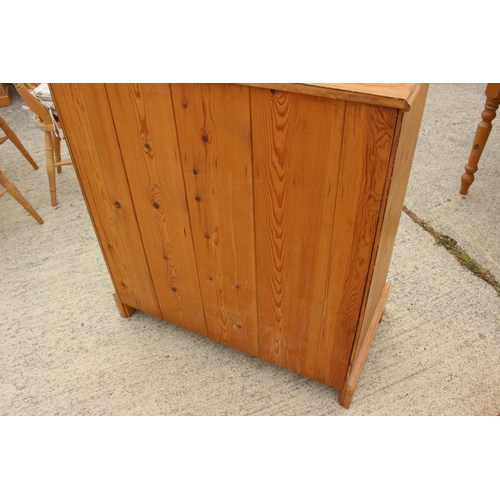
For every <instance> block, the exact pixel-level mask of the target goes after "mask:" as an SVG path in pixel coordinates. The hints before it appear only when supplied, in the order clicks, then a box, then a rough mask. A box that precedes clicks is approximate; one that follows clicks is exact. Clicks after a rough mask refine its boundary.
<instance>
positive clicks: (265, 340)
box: [251, 88, 345, 377]
mask: <svg viewBox="0 0 500 500" xmlns="http://www.w3.org/2000/svg"><path fill="white" fill-rule="evenodd" d="M251 97H252V134H253V148H254V175H255V224H256V227H255V231H256V245H257V282H258V314H259V356H260V357H261V358H263V359H265V360H267V361H270V362H272V363H274V364H277V365H279V366H283V367H285V368H288V369H290V370H293V371H295V372H298V373H301V374H303V375H305V376H308V377H312V376H314V372H315V364H316V357H317V350H318V338H319V332H320V327H321V318H322V311H323V301H324V296H325V286H326V276H327V270H328V260H329V248H330V244H331V236H332V226H333V216H334V211H335V198H336V186H337V178H338V172H339V161H340V153H341V142H342V127H343V120H344V109H345V103H344V102H343V101H338V100H333V99H325V98H321V97H314V96H307V95H301V94H294V93H289V92H281V91H275V92H273V90H266V89H258V88H252V89H251Z"/></svg>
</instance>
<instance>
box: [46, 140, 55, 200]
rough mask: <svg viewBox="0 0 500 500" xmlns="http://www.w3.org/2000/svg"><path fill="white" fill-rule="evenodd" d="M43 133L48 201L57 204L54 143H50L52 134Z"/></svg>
mask: <svg viewBox="0 0 500 500" xmlns="http://www.w3.org/2000/svg"><path fill="white" fill-rule="evenodd" d="M44 135H45V161H46V163H47V175H48V177H49V189H50V201H51V203H52V206H53V207H55V206H56V205H57V196H56V167H55V165H54V145H53V143H52V134H51V133H50V132H44Z"/></svg>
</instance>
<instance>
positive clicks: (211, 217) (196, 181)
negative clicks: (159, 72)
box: [171, 84, 258, 355]
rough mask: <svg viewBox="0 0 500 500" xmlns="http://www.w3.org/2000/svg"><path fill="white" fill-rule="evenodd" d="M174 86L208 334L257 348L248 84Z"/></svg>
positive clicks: (247, 348) (249, 348)
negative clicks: (246, 85)
mask: <svg viewBox="0 0 500 500" xmlns="http://www.w3.org/2000/svg"><path fill="white" fill-rule="evenodd" d="M171 87H172V97H173V104H174V110H175V117H176V123H177V131H178V138H179V148H180V154H181V161H182V166H183V170H184V180H185V186H186V195H187V200H188V206H189V212H190V218H191V225H192V231H193V239H194V247H195V251H196V261H197V265H198V275H199V281H200V286H201V291H202V296H203V303H204V307H205V316H206V322H207V328H208V334H209V336H210V338H212V339H215V340H217V341H219V342H223V343H225V344H227V345H230V346H231V347H234V348H236V349H238V350H241V351H244V352H247V353H250V354H253V355H257V353H258V332H257V299H256V281H255V280H256V277H255V239H254V222H253V213H254V208H253V181H252V149H251V130H250V100H249V91H248V88H247V87H242V86H239V85H208V84H203V85H202V84H200V85H198V84H186V85H182V84H172V86H171Z"/></svg>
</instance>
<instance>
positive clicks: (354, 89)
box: [247, 83, 418, 111]
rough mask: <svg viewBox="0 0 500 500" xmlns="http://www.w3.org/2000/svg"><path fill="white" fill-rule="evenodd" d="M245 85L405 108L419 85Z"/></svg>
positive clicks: (408, 107)
mask: <svg viewBox="0 0 500 500" xmlns="http://www.w3.org/2000/svg"><path fill="white" fill-rule="evenodd" d="M247 85H250V86H255V87H259V88H268V89H275V90H282V91H284V92H296V93H299V94H307V95H315V96H318V97H326V98H328V99H341V100H344V101H350V102H359V103H363V104H373V105H375V106H386V107H390V108H396V109H403V110H405V111H408V110H409V109H410V108H411V105H412V102H413V94H414V92H415V90H416V89H417V87H418V85H417V84H415V83H249V84H247Z"/></svg>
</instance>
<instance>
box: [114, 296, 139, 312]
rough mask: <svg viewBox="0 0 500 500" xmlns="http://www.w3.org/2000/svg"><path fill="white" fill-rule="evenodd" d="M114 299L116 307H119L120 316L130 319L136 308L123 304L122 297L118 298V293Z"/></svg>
mask: <svg viewBox="0 0 500 500" xmlns="http://www.w3.org/2000/svg"><path fill="white" fill-rule="evenodd" d="M113 297H114V299H115V302H116V307H118V312H119V313H120V315H121V316H123V317H124V318H130V316H132V314H134V312H135V308H133V307H130V306H127V305H126V304H123V303H122V301H121V300H120V297H118V294H117V293H114V294H113Z"/></svg>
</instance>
